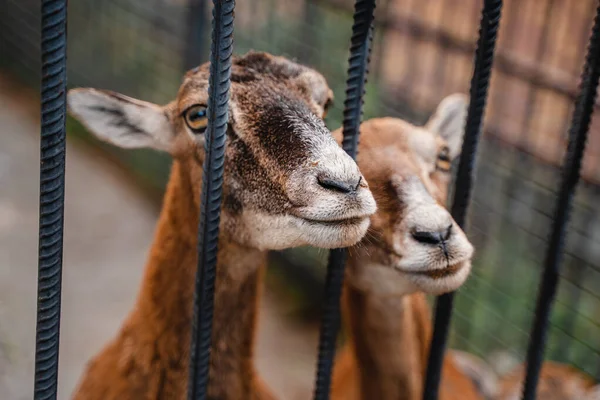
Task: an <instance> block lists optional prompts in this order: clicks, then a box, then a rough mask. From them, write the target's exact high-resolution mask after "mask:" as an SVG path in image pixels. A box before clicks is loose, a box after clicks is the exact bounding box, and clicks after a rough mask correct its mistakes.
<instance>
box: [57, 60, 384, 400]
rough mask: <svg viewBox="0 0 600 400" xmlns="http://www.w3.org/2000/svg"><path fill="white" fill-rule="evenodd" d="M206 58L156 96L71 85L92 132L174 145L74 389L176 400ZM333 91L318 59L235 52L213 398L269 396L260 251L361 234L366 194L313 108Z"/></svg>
mask: <svg viewBox="0 0 600 400" xmlns="http://www.w3.org/2000/svg"><path fill="white" fill-rule="evenodd" d="M208 75H209V72H208V65H207V64H205V65H202V66H201V67H199V68H196V69H194V70H192V71H190V72H188V73H187V74H186V75H185V78H184V81H183V84H182V86H181V88H180V90H179V93H178V95H177V98H176V100H174V101H172V102H171V103H169V104H168V105H166V106H164V107H161V106H158V105H154V104H150V103H146V102H142V101H139V100H134V99H131V98H129V97H125V96H123V95H120V94H117V93H112V92H106V91H99V90H95V89H76V90H72V91H71V92H70V93H69V96H68V102H69V108H70V111H71V113H72V114H73V115H74V116H75V117H77V118H78V119H79V120H80V121H81V122H83V123H84V124H85V125H86V126H87V127H88V128H89V129H90V131H92V132H93V133H94V134H96V135H97V136H98V137H99V138H101V139H103V140H105V141H108V142H111V143H113V144H116V145H118V146H121V147H125V148H138V147H150V148H155V149H158V150H161V151H166V152H168V153H170V154H171V155H172V157H173V166H172V170H171V176H170V180H169V184H168V187H167V192H166V195H165V200H164V205H163V208H162V211H161V215H160V219H159V222H158V226H157V229H156V235H155V239H154V243H153V245H152V249H151V251H150V257H149V260H148V263H147V265H146V269H145V276H144V278H143V282H142V285H141V290H140V292H139V295H138V298H137V302H136V304H135V307H134V308H133V310H132V311H131V312H130V314H129V316H128V317H127V319H126V321H125V322H124V323H123V326H122V328H121V330H120V332H119V333H118V335H117V336H116V337H115V338H114V339H113V340H111V341H110V342H109V343H108V345H107V346H106V347H105V348H104V349H103V350H102V351H101V352H100V353H99V354H98V355H97V356H96V357H95V358H94V359H93V360H92V361H91V362H90V364H89V365H88V367H87V370H86V371H85V373H84V375H83V378H82V380H81V382H80V385H79V387H78V389H77V390H76V392H75V395H74V398H75V399H82V400H83V399H86V400H93V399H98V400H100V399H102V400H117V399H118V400H127V399H136V400H137V399H184V398H185V393H186V389H187V381H188V364H189V344H190V333H191V314H192V297H193V290H194V276H195V273H196V259H197V255H196V237H197V225H198V218H199V217H198V214H199V207H200V206H199V198H200V191H201V186H202V163H203V160H204V143H203V142H204V136H203V133H204V130H205V129H206V121H207V120H206V104H207V100H208V99H207V96H208V95H207V86H208ZM331 98H332V92H331V90H330V89H329V87H328V86H327V83H326V81H325V79H324V78H323V77H322V76H321V75H320V74H319V73H317V72H316V71H314V70H312V69H309V68H307V67H303V66H300V65H298V64H296V63H293V62H291V61H288V60H286V59H284V58H282V57H274V56H271V55H269V54H265V53H248V54H247V55H245V56H243V57H239V58H234V60H233V66H232V74H231V99H230V102H229V111H230V114H229V126H228V132H227V144H226V158H225V177H224V183H223V185H224V186H223V199H224V201H223V207H222V216H221V231H220V242H219V254H218V265H217V281H216V293H215V310H214V315H215V319H214V323H213V344H212V353H211V365H210V384H209V388H208V394H209V397H210V398H218V399H232V400H239V399H271V398H272V397H273V396H272V395H271V393H270V391H269V390H268V389H267V388H266V387H265V385H263V384H262V382H261V381H260V380H259V379H258V377H257V373H256V371H255V367H254V365H253V349H254V336H255V331H256V317H257V315H256V314H257V307H256V306H257V301H258V296H259V293H260V281H261V275H262V271H263V265H264V262H265V257H266V251H267V250H271V249H284V248H289V247H294V246H301V245H313V246H318V247H325V248H331V247H342V246H349V245H352V244H354V243H356V242H357V241H359V240H360V239H361V238H362V236H363V235H364V234H365V232H366V230H367V227H368V225H369V216H370V215H372V214H373V213H374V211H375V202H374V199H373V197H372V195H371V192H370V191H369V189H368V186H367V183H366V181H365V179H364V178H363V177H362V176H361V174H360V172H359V170H358V167H357V166H356V164H355V163H354V161H353V160H352V159H351V158H350V157H349V156H348V155H347V154H346V153H345V152H344V151H343V150H342V149H341V148H340V147H339V146H338V145H337V143H336V142H335V140H334V139H333V137H332V136H331V134H330V132H329V131H328V130H327V129H326V127H325V125H324V123H323V121H322V116H323V114H324V113H325V111H326V110H325V109H326V107H327V106H328V104H329V103H330V102H331Z"/></svg>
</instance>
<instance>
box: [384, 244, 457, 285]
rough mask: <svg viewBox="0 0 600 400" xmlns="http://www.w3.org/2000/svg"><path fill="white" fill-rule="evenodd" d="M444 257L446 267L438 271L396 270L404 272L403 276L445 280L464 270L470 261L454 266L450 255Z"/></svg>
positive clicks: (389, 251) (390, 251) (398, 255)
mask: <svg viewBox="0 0 600 400" xmlns="http://www.w3.org/2000/svg"><path fill="white" fill-rule="evenodd" d="M385 250H386V251H387V252H388V254H391V255H393V256H394V257H397V258H399V259H401V258H402V256H401V255H400V254H398V253H396V252H395V251H394V250H391V249H385ZM444 256H445V260H446V266H445V267H444V268H436V269H428V270H420V271H415V270H407V269H403V268H396V270H398V271H399V272H402V273H403V274H407V275H413V276H424V277H428V278H431V279H443V278H448V277H451V276H453V275H455V274H456V273H457V272H458V271H460V270H461V269H462V268H463V266H464V265H465V263H466V262H467V261H468V260H460V261H455V262H453V263H452V264H450V259H449V257H448V254H446V253H444Z"/></svg>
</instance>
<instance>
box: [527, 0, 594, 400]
mask: <svg viewBox="0 0 600 400" xmlns="http://www.w3.org/2000/svg"><path fill="white" fill-rule="evenodd" d="M599 78H600V2H599V3H598V8H597V9H596V18H595V20H594V27H593V29H592V36H591V38H590V42H589V47H588V54H587V57H586V61H585V66H584V68H583V72H582V74H581V88H580V92H579V96H578V97H577V100H576V102H575V110H574V112H573V119H572V122H571V128H570V129H569V144H568V147H567V154H566V156H565V162H564V166H563V172H562V182H561V185H560V191H559V193H558V199H557V201H556V209H555V212H554V219H553V223H552V231H551V234H550V240H549V243H548V250H547V252H546V258H545V261H544V272H543V276H542V280H541V282H540V286H539V293H538V301H537V306H536V310H535V320H534V323H533V327H532V330H531V336H530V340H529V347H528V349H527V375H526V377H525V386H524V389H523V399H525V400H529V399H534V398H535V397H536V390H537V382H538V378H539V375H540V369H541V366H542V362H543V358H544V348H545V345H546V337H547V329H548V320H549V317H550V311H551V309H552V303H553V302H554V297H555V295H556V290H557V288H558V278H559V268H560V263H561V260H562V255H563V248H564V240H565V236H566V230H567V223H568V221H569V215H570V212H571V206H572V203H573V196H574V194H575V188H576V186H577V183H578V182H579V172H580V169H581V163H582V159H583V153H584V151H585V144H586V140H587V134H588V130H589V126H590V121H591V119H592V113H593V111H594V102H595V101H596V93H597V89H598V80H599Z"/></svg>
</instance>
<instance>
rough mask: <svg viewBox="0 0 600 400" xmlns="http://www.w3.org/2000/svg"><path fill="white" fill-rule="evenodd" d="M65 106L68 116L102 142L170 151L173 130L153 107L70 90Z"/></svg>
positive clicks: (113, 96)
mask: <svg viewBox="0 0 600 400" xmlns="http://www.w3.org/2000/svg"><path fill="white" fill-rule="evenodd" d="M67 102H68V105H69V111H70V113H71V114H72V115H73V116H74V117H75V118H77V119H78V120H79V121H80V122H81V123H82V124H83V125H85V126H86V127H87V128H88V129H89V130H90V131H91V132H92V133H93V134H94V135H96V136H97V137H98V138H99V139H101V140H104V141H106V142H109V143H112V144H114V145H116V146H119V147H123V148H126V149H135V148H142V147H146V148H153V149H156V150H161V151H167V152H168V151H169V150H170V149H171V144H172V141H173V139H174V134H173V129H172V127H171V124H170V123H169V120H168V118H167V115H166V114H165V112H164V110H163V108H162V107H160V106H158V105H156V104H152V103H147V102H145V101H140V100H136V99H133V98H131V97H127V96H124V95H122V94H119V93H115V92H110V91H104V90H97V89H90V88H81V89H73V90H70V91H69V93H68V95H67Z"/></svg>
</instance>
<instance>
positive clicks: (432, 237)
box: [412, 225, 452, 244]
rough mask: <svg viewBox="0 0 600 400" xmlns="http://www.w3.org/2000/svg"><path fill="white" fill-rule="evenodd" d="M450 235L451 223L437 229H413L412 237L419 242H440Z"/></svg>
mask: <svg viewBox="0 0 600 400" xmlns="http://www.w3.org/2000/svg"><path fill="white" fill-rule="evenodd" d="M451 235H452V225H449V226H448V227H446V228H444V229H442V230H439V231H419V230H416V229H415V230H413V231H412V237H413V238H414V239H415V240H416V241H417V242H419V243H424V244H441V243H444V242H446V241H447V240H448V239H450V236H451Z"/></svg>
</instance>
